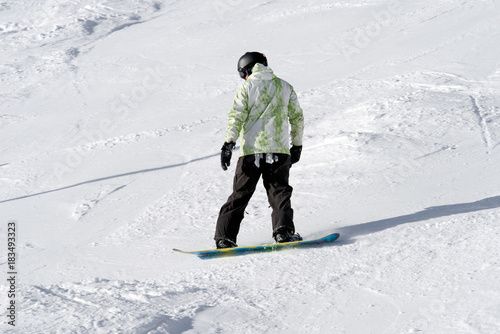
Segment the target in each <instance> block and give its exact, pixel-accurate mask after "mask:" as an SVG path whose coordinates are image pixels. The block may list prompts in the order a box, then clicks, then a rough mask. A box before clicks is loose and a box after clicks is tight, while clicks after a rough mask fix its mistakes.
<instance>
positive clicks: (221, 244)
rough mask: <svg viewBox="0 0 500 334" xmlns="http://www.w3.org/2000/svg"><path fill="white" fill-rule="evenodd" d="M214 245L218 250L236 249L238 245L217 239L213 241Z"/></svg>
mask: <svg viewBox="0 0 500 334" xmlns="http://www.w3.org/2000/svg"><path fill="white" fill-rule="evenodd" d="M215 245H216V246H217V248H218V249H220V248H233V247H238V245H237V244H236V243H235V242H233V241H231V240H229V239H218V240H216V241H215Z"/></svg>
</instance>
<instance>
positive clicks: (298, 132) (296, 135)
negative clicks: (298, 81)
mask: <svg viewBox="0 0 500 334" xmlns="http://www.w3.org/2000/svg"><path fill="white" fill-rule="evenodd" d="M288 117H289V120H290V126H291V132H290V135H291V137H292V145H294V146H302V135H303V134H304V113H303V111H302V108H301V107H300V105H299V101H298V99H297V94H296V93H295V91H294V90H293V88H292V93H291V95H290V101H289V103H288Z"/></svg>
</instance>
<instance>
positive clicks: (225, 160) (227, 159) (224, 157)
mask: <svg viewBox="0 0 500 334" xmlns="http://www.w3.org/2000/svg"><path fill="white" fill-rule="evenodd" d="M234 145H236V144H235V143H233V142H230V143H224V145H222V148H221V151H222V152H221V153H220V164H221V166H222V169H223V170H227V167H229V166H230V165H231V156H232V155H233V152H232V151H233V148H234Z"/></svg>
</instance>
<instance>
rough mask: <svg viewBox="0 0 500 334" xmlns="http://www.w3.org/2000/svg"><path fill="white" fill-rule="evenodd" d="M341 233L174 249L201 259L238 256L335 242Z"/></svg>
mask: <svg viewBox="0 0 500 334" xmlns="http://www.w3.org/2000/svg"><path fill="white" fill-rule="evenodd" d="M339 236H340V234H338V233H333V234H329V235H327V236H324V237H322V238H318V239H309V240H301V241H290V242H283V243H274V244H266V245H258V246H246V247H245V246H244V247H233V248H222V249H206V250H199V251H183V250H180V249H176V248H174V249H173V251H175V252H178V253H184V254H192V255H196V256H198V257H199V258H201V259H207V258H213V257H222V256H236V255H244V254H248V253H256V252H268V251H278V250H283V249H289V248H296V247H317V246H320V245H323V244H326V243H330V242H334V241H335V240H337V239H338V238H339Z"/></svg>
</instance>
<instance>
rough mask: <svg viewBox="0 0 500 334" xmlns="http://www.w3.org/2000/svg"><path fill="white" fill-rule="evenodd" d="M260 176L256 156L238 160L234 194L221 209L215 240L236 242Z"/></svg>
mask: <svg viewBox="0 0 500 334" xmlns="http://www.w3.org/2000/svg"><path fill="white" fill-rule="evenodd" d="M260 175H261V171H260V170H259V168H257V167H256V166H255V158H254V156H244V157H240V158H239V159H238V163H237V165H236V172H235V175H234V180H233V193H232V194H231V196H229V198H228V199H227V202H226V203H225V204H224V205H223V206H222V208H221V209H220V212H219V217H218V219H217V225H216V228H215V237H214V239H215V240H218V239H229V240H231V241H234V242H236V237H237V235H238V232H239V231H240V224H241V221H242V220H243V216H244V214H245V208H246V207H247V205H248V202H249V201H250V198H251V197H252V195H253V193H254V192H255V188H256V186H257V182H258V181H259V178H260Z"/></svg>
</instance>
